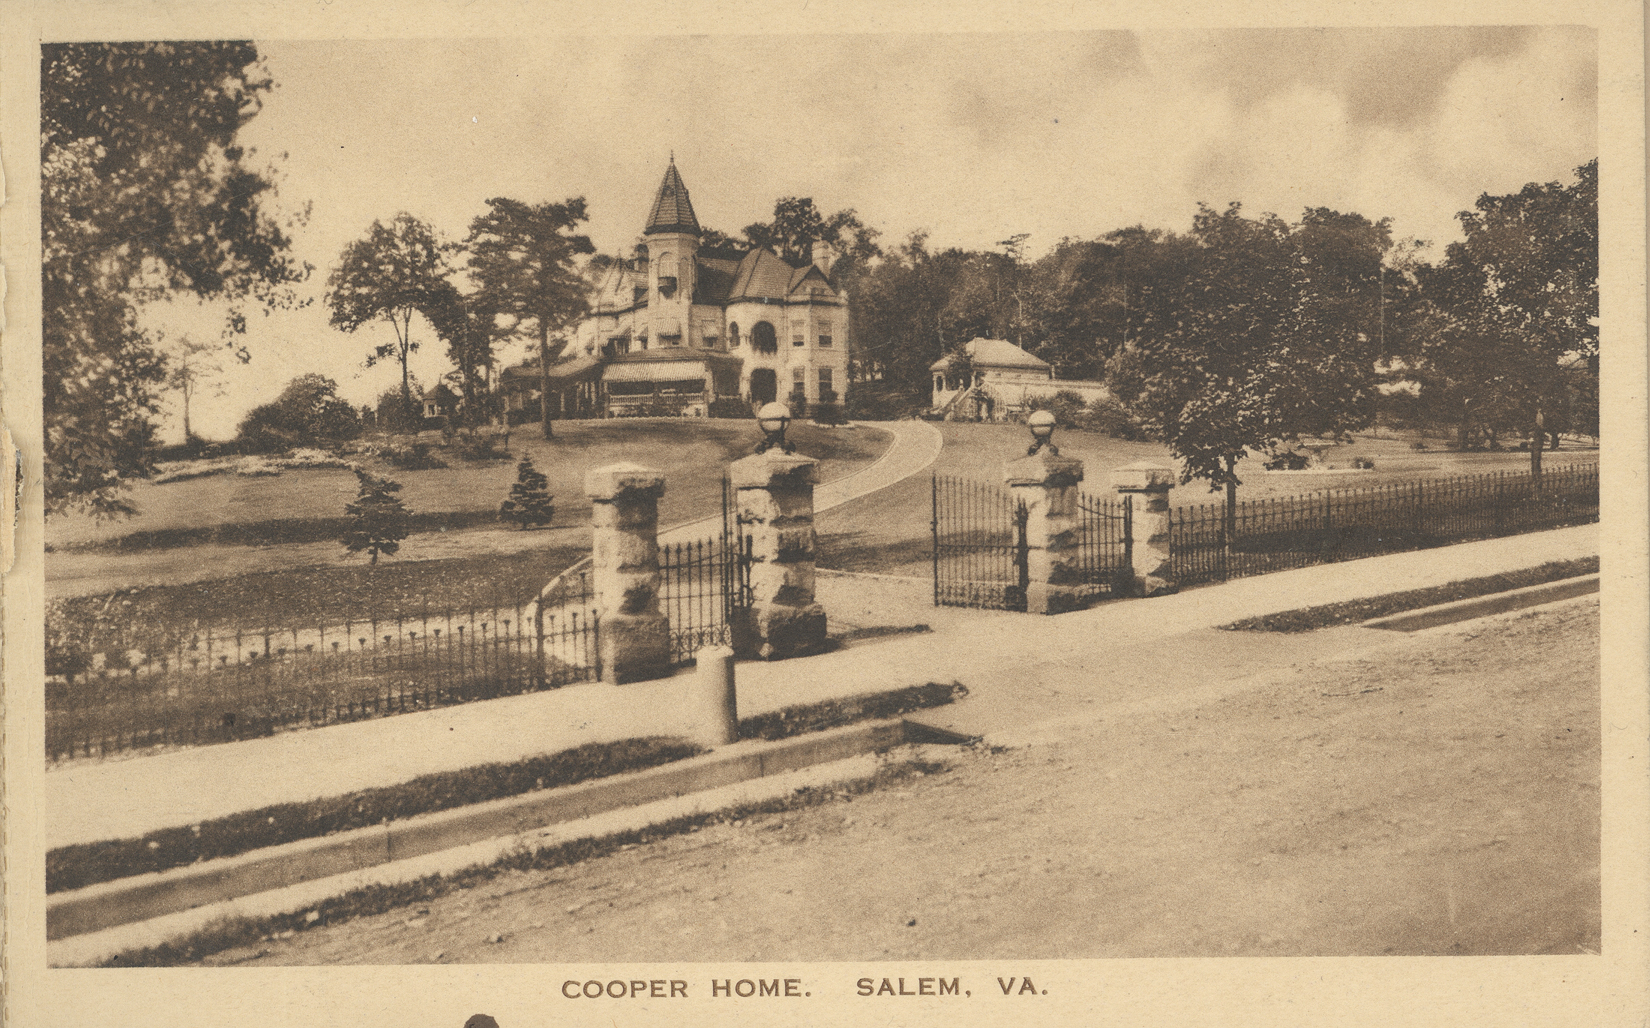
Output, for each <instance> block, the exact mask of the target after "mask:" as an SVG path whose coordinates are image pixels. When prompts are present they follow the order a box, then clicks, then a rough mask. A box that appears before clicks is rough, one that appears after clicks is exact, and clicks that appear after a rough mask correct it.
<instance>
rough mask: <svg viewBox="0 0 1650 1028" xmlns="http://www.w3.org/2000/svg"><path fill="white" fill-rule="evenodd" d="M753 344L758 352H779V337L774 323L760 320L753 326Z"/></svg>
mask: <svg viewBox="0 0 1650 1028" xmlns="http://www.w3.org/2000/svg"><path fill="white" fill-rule="evenodd" d="M751 346H752V347H753V348H754V349H755V350H756V352H757V353H778V352H779V337H778V336H777V335H776V334H775V333H774V330H773V325H771V324H769V323H768V322H766V321H758V322H757V323H756V324H755V326H753V327H752V328H751Z"/></svg>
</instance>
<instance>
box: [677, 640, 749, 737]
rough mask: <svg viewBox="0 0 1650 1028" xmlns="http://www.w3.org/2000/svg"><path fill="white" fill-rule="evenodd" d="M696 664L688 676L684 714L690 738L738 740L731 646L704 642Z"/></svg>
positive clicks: (737, 717)
mask: <svg viewBox="0 0 1650 1028" xmlns="http://www.w3.org/2000/svg"><path fill="white" fill-rule="evenodd" d="M697 659H698V661H699V666H698V667H697V668H695V669H694V672H693V674H692V675H691V676H689V685H688V692H689V695H688V697H687V707H688V717H689V719H690V721H691V723H692V725H693V732H694V737H693V741H694V742H696V743H699V744H700V745H701V746H711V747H715V746H726V745H728V744H729V743H734V742H738V741H739V703H738V698H737V696H736V695H735V690H734V681H733V647H731V646H706V647H704V648H702V649H701V650H700V651H699V652H698V654H697Z"/></svg>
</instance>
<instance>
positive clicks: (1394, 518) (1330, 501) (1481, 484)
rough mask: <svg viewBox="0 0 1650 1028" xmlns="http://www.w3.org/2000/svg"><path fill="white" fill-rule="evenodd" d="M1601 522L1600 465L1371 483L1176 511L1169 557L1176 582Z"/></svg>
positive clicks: (1172, 516)
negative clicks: (1537, 479) (1538, 472)
mask: <svg viewBox="0 0 1650 1028" xmlns="http://www.w3.org/2000/svg"><path fill="white" fill-rule="evenodd" d="M1597 520H1598V465H1597V464H1579V465H1571V466H1568V467H1561V468H1552V469H1550V470H1547V471H1546V472H1544V473H1543V474H1542V476H1541V482H1540V486H1539V488H1538V487H1537V485H1536V482H1535V480H1534V478H1533V477H1532V476H1531V475H1530V474H1529V473H1528V472H1524V473H1496V474H1483V475H1462V476H1457V477H1454V478H1446V479H1434V480H1430V481H1422V482H1412V483H1405V484H1399V485H1391V486H1381V487H1376V488H1372V489H1345V490H1329V491H1325V492H1319V493H1311V494H1308V495H1304V496H1292V497H1288V498H1285V499H1273V500H1244V501H1240V502H1239V503H1238V504H1237V505H1236V506H1235V507H1234V508H1233V509H1232V510H1231V511H1228V510H1227V509H1226V506H1225V505H1224V504H1207V505H1202V506H1193V507H1177V508H1175V509H1174V510H1173V511H1171V512H1170V521H1169V557H1170V562H1171V567H1172V568H1173V573H1174V577H1175V580H1176V581H1177V582H1179V583H1181V584H1182V585H1191V584H1196V583H1199V582H1211V581H1224V580H1226V579H1231V578H1243V577H1248V576H1250V575H1262V574H1267V573H1269V572H1273V571H1287V570H1290V569H1292V568H1300V567H1307V566H1309V565H1313V564H1323V563H1329V562H1333V561H1342V560H1352V559H1355V558H1357V557H1366V556H1370V555H1373V554H1377V553H1392V552H1397V551H1401V550H1415V549H1423V548H1426V547H1431V546H1441V545H1445V544H1447V543H1454V542H1463V541H1466V540H1470V539H1485V538H1492V537H1496V536H1504V535H1516V534H1519V533H1522V532H1536V531H1541V530H1543V529H1548V528H1559V527H1563V526H1565V525H1577V524H1585V523H1587V522H1590V521H1597Z"/></svg>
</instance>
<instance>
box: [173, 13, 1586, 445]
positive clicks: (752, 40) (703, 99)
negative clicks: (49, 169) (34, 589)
mask: <svg viewBox="0 0 1650 1028" xmlns="http://www.w3.org/2000/svg"><path fill="white" fill-rule="evenodd" d="M260 49H261V51H262V52H263V53H264V55H265V59H266V63H267V67H268V70H269V72H270V74H271V75H272V76H273V77H274V79H275V80H276V82H277V84H278V86H277V89H276V91H275V92H274V94H273V95H272V96H270V97H269V98H268V99H267V101H266V103H265V106H264V110H263V112H262V113H261V114H260V115H259V116H258V117H257V118H256V119H255V120H254V121H253V122H252V123H251V124H250V125H249V126H248V127H247V128H246V129H245V130H243V139H244V140H245V141H246V142H248V143H249V144H251V145H253V146H255V147H256V148H257V149H258V151H259V153H260V154H261V155H263V156H264V157H270V158H273V157H276V156H277V155H280V154H285V155H286V156H285V158H284V159H283V160H281V161H280V162H279V163H280V166H281V168H282V169H283V175H284V177H283V179H282V182H281V202H282V203H283V204H284V205H286V206H287V207H289V208H293V209H295V208H297V207H300V206H302V205H303V204H305V203H308V204H309V205H310V208H311V214H310V218H309V222H308V224H307V226H305V227H303V228H301V229H299V230H298V231H297V233H296V236H295V238H296V248H297V251H298V253H299V255H300V256H302V257H303V258H304V259H307V260H309V261H310V262H311V263H313V264H314V265H315V266H316V268H317V270H316V272H315V274H314V276H313V277H312V279H311V281H310V283H309V284H308V285H307V286H306V287H305V289H306V292H307V293H309V294H311V295H313V296H314V297H315V303H314V304H313V305H312V306H311V307H310V308H308V309H306V310H303V311H299V312H294V313H286V314H277V315H274V316H271V317H268V318H254V320H253V323H252V325H251V328H250V333H251V334H250V337H249V339H248V344H249V348H250V350H251V352H252V353H253V361H252V363H251V364H250V365H247V366H245V367H231V368H228V369H227V370H226V374H225V375H224V377H223V379H222V382H221V388H222V389H223V395H222V396H221V397H218V398H216V399H203V401H202V403H201V404H200V406H199V407H197V409H196V411H195V416H194V421H195V426H196V431H198V432H201V433H202V434H205V435H207V436H209V437H220V438H222V437H227V436H229V435H230V434H232V433H233V431H234V426H235V423H236V422H237V421H238V420H239V418H240V417H241V416H242V415H243V414H244V413H245V411H246V410H247V409H248V408H250V407H251V406H252V405H254V404H256V403H261V402H265V401H267V400H269V399H271V398H273V396H274V395H275V394H276V393H278V392H279V390H280V388H281V386H282V385H283V384H284V383H285V382H286V381H287V379H289V378H291V377H292V376H293V375H296V374H300V373H303V372H306V371H320V372H322V373H324V374H326V375H329V376H331V377H333V378H335V379H337V381H338V382H339V385H340V389H341V391H342V393H343V394H344V395H345V396H346V397H347V398H348V399H350V400H352V401H353V402H356V403H363V402H368V401H370V400H372V399H373V398H374V397H376V396H377V394H378V393H379V392H381V391H382V390H384V389H386V388H389V387H391V386H392V385H395V384H397V383H398V382H399V373H398V371H396V370H395V369H394V368H390V367H378V368H374V369H370V370H368V369H365V368H364V367H363V366H362V358H363V357H364V356H365V355H366V354H367V353H368V352H369V351H370V350H371V349H372V347H373V345H375V343H376V342H378V341H379V333H380V332H382V333H383V334H384V336H386V337H387V335H388V329H387V328H385V329H363V330H361V331H359V332H357V333H356V334H355V335H353V336H351V335H345V334H342V333H339V332H336V331H334V330H333V329H331V328H330V327H328V325H327V319H326V312H325V308H324V303H323V302H322V299H321V297H322V294H323V292H324V288H325V280H326V274H327V271H328V270H329V269H330V267H331V266H332V265H333V263H334V262H335V261H336V259H337V257H338V254H339V252H340V251H341V250H342V248H343V247H344V245H345V244H346V243H348V242H349V241H350V240H352V239H354V238H357V237H359V236H360V235H361V234H363V232H364V231H365V230H366V228H367V227H368V226H369V225H370V224H371V222H372V221H373V220H374V219H388V218H390V217H392V216H394V215H395V214H396V212H398V211H403V210H405V211H409V212H411V213H413V214H415V215H417V216H419V217H421V218H423V219H425V220H427V221H429V222H431V223H432V224H434V225H435V226H436V227H437V229H438V230H440V231H441V232H443V233H445V234H446V235H448V236H449V237H451V238H455V239H456V238H460V237H462V236H463V234H464V232H465V230H466V228H467V226H468V224H469V221H470V219H471V218H472V217H474V216H475V215H476V214H477V213H479V212H480V211H482V210H483V209H484V204H485V201H486V199H487V198H489V197H494V196H508V197H514V198H516V199H520V200H524V201H529V202H540V201H546V200H561V199H564V198H566V197H570V196H583V197H585V198H586V200H587V201H588V203H589V209H590V214H591V219H590V222H589V226H588V231H589V233H590V235H591V236H592V238H593V239H594V240H595V242H596V245H597V246H598V247H599V248H600V249H602V250H604V251H607V252H619V251H621V250H624V249H625V248H627V247H628V246H629V245H630V244H631V243H633V242H634V241H635V237H636V235H637V233H638V232H639V231H640V230H641V228H642V219H643V218H644V217H645V215H646V209H647V205H648V203H649V202H650V201H651V199H652V196H653V191H654V190H655V189H656V188H657V186H658V182H659V179H660V177H661V176H662V174H663V173H664V169H665V164H666V162H667V160H668V159H669V157H670V154H671V153H672V152H673V151H674V153H675V157H676V163H677V166H678V168H679V169H680V171H681V173H682V176H683V179H684V180H685V181H686V183H687V185H688V188H689V190H690V191H691V193H692V196H693V202H694V207H695V209H696V210H697V212H698V214H699V218H700V220H701V222H703V223H704V224H706V225H709V226H714V227H717V228H720V229H722V230H723V231H725V232H729V233H731V234H737V232H738V231H739V229H740V228H742V227H743V226H744V225H746V224H749V223H750V222H752V221H756V220H760V219H764V218H766V217H767V216H768V215H769V214H770V213H771V210H772V206H773V201H774V200H775V199H776V198H777V197H780V196H792V195H794V196H811V197H813V198H814V200H815V202H816V203H817V204H818V206H819V207H820V209H821V210H823V211H826V212H830V211H834V210H837V209H840V208H843V207H853V208H856V209H857V210H858V211H859V213H860V216H861V217H862V218H863V219H864V221H865V222H866V223H868V224H870V225H872V226H875V227H877V228H879V229H880V230H881V231H882V232H883V236H884V240H885V241H886V242H896V241H898V240H900V239H902V238H904V237H905V236H906V235H907V234H909V233H910V232H912V231H913V230H919V229H920V230H925V231H927V232H928V233H929V234H930V245H933V246H952V245H955V246H962V247H969V248H988V247H991V246H992V245H993V244H994V243H995V242H997V241H998V240H1001V239H1004V238H1006V237H1008V236H1009V235H1012V234H1014V233H1017V232H1028V233H1030V234H1031V239H1030V241H1029V243H1028V245H1029V247H1030V249H1031V251H1032V253H1033V254H1034V255H1035V254H1040V253H1041V252H1043V251H1044V250H1046V249H1047V248H1048V247H1050V246H1052V245H1053V244H1054V243H1056V242H1057V241H1058V240H1059V239H1060V238H1061V237H1063V236H1074V237H1093V236H1097V235H1100V234H1103V233H1105V232H1108V231H1110V230H1112V229H1115V228H1119V227H1122V226H1127V225H1134V224H1145V225H1146V226H1148V227H1156V228H1165V229H1173V230H1184V229H1186V228H1188V227H1189V226H1190V223H1191V217H1192V214H1193V212H1194V211H1195V209H1196V206H1197V204H1198V203H1199V202H1200V201H1201V202H1205V203H1209V204H1211V205H1215V206H1223V205H1225V204H1226V203H1228V202H1230V201H1234V200H1236V201H1241V202H1242V203H1243V204H1244V206H1245V208H1246V209H1247V210H1249V211H1251V212H1255V213H1259V212H1262V211H1273V212H1276V213H1278V214H1280V215H1283V216H1285V217H1288V218H1297V217H1299V215H1300V212H1301V210H1302V209H1303V208H1306V207H1317V206H1325V207H1332V208H1336V209H1339V210H1343V211H1347V210H1350V211H1357V212H1359V213H1361V214H1364V215H1367V216H1369V217H1371V218H1381V217H1390V218H1392V219H1393V223H1394V231H1395V234H1396V235H1397V236H1398V237H1400V238H1402V237H1406V236H1413V237H1417V238H1420V239H1424V240H1431V241H1433V242H1434V243H1435V245H1441V244H1443V243H1447V242H1448V241H1450V240H1452V239H1455V238H1458V229H1457V224H1456V222H1455V218H1454V216H1455V213H1456V212H1457V211H1459V210H1462V209H1465V208H1468V207H1470V206H1471V205H1472V203H1473V201H1474V200H1475V199H1476V198H1477V197H1478V195H1479V194H1481V193H1484V192H1489V193H1507V192H1514V191H1516V190H1518V189H1519V188H1520V187H1521V186H1523V184H1524V183H1526V182H1530V181H1552V180H1567V179H1569V178H1570V173H1571V171H1572V169H1573V168H1574V167H1575V166H1577V165H1579V164H1581V163H1584V162H1585V161H1587V160H1589V159H1591V158H1592V157H1594V156H1595V155H1596V153H1597V147H1598V140H1597V117H1596V115H1597V112H1596V106H1597V102H1596V101H1597V98H1596V90H1597V41H1596V36H1595V33H1594V32H1593V31H1592V30H1590V29H1579V28H1563V27H1544V28H1421V29H1323V30H1319V29H1301V30H1245V31H1215V32H1196V33H1193V32H1187V33H1170V32H1162V33H1144V34H1140V33H1128V32H1057V33H1036V34H985V35H980V34H968V35H960V34H959V35H840V36H830V35H826V36H819V35H810V36H756V35H751V36H683V37H645V36H636V37H626V38H602V39H596V38H582V37H581V38H560V39H522V40H504V41H499V40H445V41H443V40H437V41H413V42H384V41H360V42H292V41H282V42H269V43H264V44H261V45H260ZM153 320H154V322H155V323H156V324H157V325H163V326H166V327H168V328H169V329H170V330H171V331H172V332H174V333H175V332H177V331H179V330H190V331H193V332H195V333H196V334H197V335H199V334H203V333H204V334H207V335H210V334H211V329H210V328H206V327H203V321H202V319H201V318H200V317H199V316H198V315H197V314H196V313H195V312H191V311H187V310H179V309H171V310H164V311H157V312H155V314H154V316H153ZM420 338H422V339H423V340H424V341H425V342H426V344H427V345H426V349H425V352H424V353H422V354H419V355H417V356H415V358H414V372H415V373H416V374H417V375H418V376H419V377H420V378H421V379H423V380H424V381H425V382H427V383H428V382H433V381H434V380H435V379H436V378H438V377H439V376H440V374H441V373H442V372H444V371H446V370H448V366H447V364H446V362H445V360H444V358H443V356H442V350H443V347H442V346H441V345H440V344H439V342H438V341H437V340H435V339H434V337H433V335H431V334H430V333H429V332H428V330H427V329H426V330H424V331H423V333H422V334H421V336H420ZM172 434H173V435H181V430H180V429H178V428H176V426H173V429H172Z"/></svg>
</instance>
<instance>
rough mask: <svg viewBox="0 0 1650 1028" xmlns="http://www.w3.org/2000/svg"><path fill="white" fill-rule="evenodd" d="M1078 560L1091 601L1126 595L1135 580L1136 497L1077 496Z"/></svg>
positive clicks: (1086, 592)
mask: <svg viewBox="0 0 1650 1028" xmlns="http://www.w3.org/2000/svg"><path fill="white" fill-rule="evenodd" d="M1077 518H1078V538H1077V558H1078V567H1079V568H1080V569H1081V571H1082V575H1083V590H1084V593H1085V595H1087V596H1089V597H1090V598H1093V597H1097V596H1126V595H1128V590H1129V584H1130V582H1132V581H1133V578H1134V497H1132V496H1125V497H1123V498H1122V499H1120V500H1119V499H1110V500H1105V499H1101V498H1099V497H1097V496H1088V495H1085V494H1078V497H1077Z"/></svg>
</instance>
